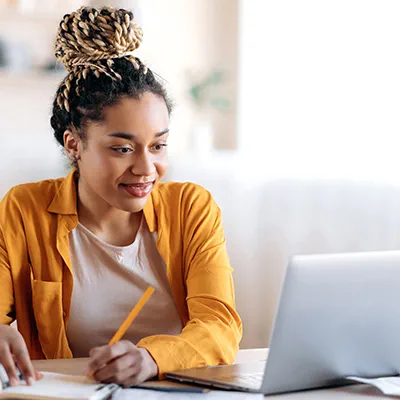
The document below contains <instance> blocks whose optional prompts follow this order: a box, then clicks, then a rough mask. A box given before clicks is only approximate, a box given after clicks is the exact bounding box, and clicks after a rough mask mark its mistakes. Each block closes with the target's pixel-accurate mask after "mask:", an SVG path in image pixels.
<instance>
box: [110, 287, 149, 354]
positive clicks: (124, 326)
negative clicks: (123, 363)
mask: <svg viewBox="0 0 400 400" xmlns="http://www.w3.org/2000/svg"><path fill="white" fill-rule="evenodd" d="M153 293H154V288H153V287H151V286H149V287H148V288H147V289H146V291H145V292H144V293H143V296H142V297H141V298H140V300H139V301H138V302H137V303H136V305H135V307H133V309H132V311H131V312H130V313H129V315H128V316H127V317H126V319H125V321H124V322H123V323H122V325H121V326H120V327H119V329H118V330H117V332H115V335H114V336H113V337H112V338H111V340H110V341H109V342H108V345H109V346H111V345H113V344H115V343H117V342H118V341H119V340H120V339H121V338H122V336H124V335H125V332H126V331H127V330H128V328H129V327H130V326H131V325H132V322H133V320H134V319H135V318H136V317H137V315H138V314H139V313H140V311H141V310H142V308H143V307H144V305H145V304H146V303H147V300H149V298H150V296H151V295H152V294H153Z"/></svg>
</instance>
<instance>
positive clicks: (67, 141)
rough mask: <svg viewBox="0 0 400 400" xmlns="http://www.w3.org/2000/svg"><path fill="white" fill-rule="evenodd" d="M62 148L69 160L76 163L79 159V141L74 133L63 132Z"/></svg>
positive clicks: (70, 131) (69, 131) (68, 130)
mask: <svg viewBox="0 0 400 400" xmlns="http://www.w3.org/2000/svg"><path fill="white" fill-rule="evenodd" d="M64 148H65V151H66V153H67V155H68V158H69V159H70V160H73V161H78V160H79V159H80V158H81V154H80V153H81V139H80V138H79V137H78V135H77V134H76V132H73V131H72V130H70V129H67V130H66V131H65V132H64Z"/></svg>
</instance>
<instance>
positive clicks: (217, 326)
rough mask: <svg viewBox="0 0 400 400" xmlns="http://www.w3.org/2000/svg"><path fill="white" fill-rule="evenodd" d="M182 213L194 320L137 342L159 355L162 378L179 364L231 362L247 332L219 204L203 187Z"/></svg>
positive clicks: (157, 361)
mask: <svg viewBox="0 0 400 400" xmlns="http://www.w3.org/2000/svg"><path fill="white" fill-rule="evenodd" d="M182 218H184V219H185V220H184V222H183V228H182V229H183V231H182V236H183V258H184V264H185V268H184V269H185V283H186V290H187V297H186V302H187V307H188V313H189V321H188V322H187V323H186V325H185V327H184V329H183V330H182V333H181V334H179V335H177V336H169V335H156V336H150V337H147V338H144V339H142V340H141V341H140V342H139V343H138V346H139V347H144V348H146V349H147V350H148V351H149V353H150V354H151V355H152V357H153V358H154V359H155V361H156V363H157V365H158V368H159V376H160V377H161V378H162V377H163V375H164V374H165V372H169V371H174V370H178V369H187V368H194V367H202V366H214V365H219V364H230V363H232V362H233V361H234V359H235V356H236V353H237V351H238V349H239V342H240V339H241V337H242V323H241V319H240V317H239V315H238V313H237V311H236V309H235V298H234V286H233V279H232V268H231V266H230V262H229V257H228V254H227V251H226V241H225V237H224V232H223V226H222V217H221V211H220V209H219V208H218V206H217V204H216V203H215V201H214V200H213V199H212V197H211V195H210V194H209V193H208V192H207V191H206V190H204V189H203V190H202V191H200V192H199V193H198V195H196V196H194V197H193V196H191V197H190V201H187V202H186V204H184V205H183V207H182Z"/></svg>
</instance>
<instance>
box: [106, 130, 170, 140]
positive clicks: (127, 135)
mask: <svg viewBox="0 0 400 400" xmlns="http://www.w3.org/2000/svg"><path fill="white" fill-rule="evenodd" d="M168 132H169V129H164V130H163V131H161V132H158V133H156V134H155V135H154V137H155V138H158V137H161V136H164V135H165V134H166V133H168ZM107 136H110V137H117V138H121V139H126V140H134V139H135V137H136V136H135V135H132V134H131V133H125V132H113V133H109V134H108V135H107Z"/></svg>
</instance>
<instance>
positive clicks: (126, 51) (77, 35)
mask: <svg viewBox="0 0 400 400" xmlns="http://www.w3.org/2000/svg"><path fill="white" fill-rule="evenodd" d="M142 38H143V33H142V30H141V28H140V27H139V26H138V25H136V23H135V21H134V19H133V14H132V13H131V12H130V11H127V10H124V9H115V8H111V7H103V8H101V9H96V8H91V7H82V8H80V9H79V10H77V11H75V12H73V13H71V14H66V15H65V16H64V17H63V19H62V20H61V22H60V25H59V28H58V32H57V38H56V44H55V55H56V58H57V60H58V61H60V62H62V63H63V64H64V66H65V67H66V69H67V71H68V75H67V76H66V77H65V79H64V80H63V81H62V82H61V84H60V86H59V88H58V90H57V93H56V96H55V99H54V102H53V115H52V117H51V120H50V123H51V126H52V128H53V130H54V137H55V138H56V140H57V142H58V143H59V144H60V145H61V146H64V132H65V131H66V130H67V129H72V128H75V130H76V133H77V134H78V136H79V137H80V138H81V139H82V140H83V142H85V140H86V136H85V123H87V122H88V121H101V120H102V119H103V108H104V107H106V106H111V105H114V104H116V103H117V102H118V101H119V100H120V99H121V98H122V97H124V96H128V97H132V98H135V99H139V98H140V96H141V95H143V94H144V93H147V92H151V93H153V94H155V95H158V96H160V97H161V98H163V99H164V100H165V103H166V106H167V108H168V112H169V113H171V109H172V104H171V101H170V100H169V98H168V96H167V93H166V90H165V89H164V87H163V85H162V84H161V83H160V81H159V80H158V79H156V77H155V75H154V74H153V72H152V71H151V70H150V69H148V68H147V67H146V66H145V65H144V64H143V63H142V62H141V61H140V60H139V58H137V57H135V56H134V55H133V52H134V51H135V50H136V49H137V48H138V47H139V45H140V43H141V41H142Z"/></svg>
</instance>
